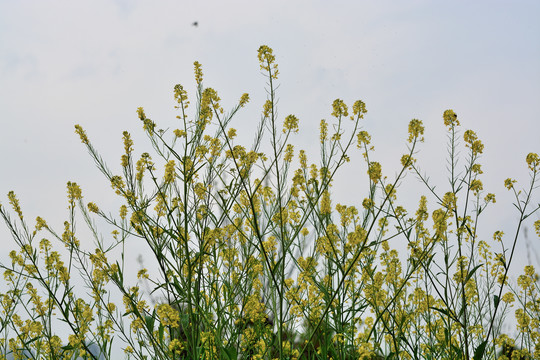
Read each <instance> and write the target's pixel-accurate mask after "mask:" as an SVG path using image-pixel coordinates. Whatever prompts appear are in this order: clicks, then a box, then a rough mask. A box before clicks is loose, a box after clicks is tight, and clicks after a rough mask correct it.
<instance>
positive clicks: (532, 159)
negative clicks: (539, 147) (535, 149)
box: [526, 153, 540, 171]
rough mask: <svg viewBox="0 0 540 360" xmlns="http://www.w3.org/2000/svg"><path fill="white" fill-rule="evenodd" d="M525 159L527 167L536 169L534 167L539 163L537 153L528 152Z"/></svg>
mask: <svg viewBox="0 0 540 360" xmlns="http://www.w3.org/2000/svg"><path fill="white" fill-rule="evenodd" d="M526 160H527V165H529V169H531V170H533V171H536V168H537V167H538V165H540V159H539V158H538V154H536V153H529V154H528V155H527V159H526Z"/></svg>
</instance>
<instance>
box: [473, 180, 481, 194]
mask: <svg viewBox="0 0 540 360" xmlns="http://www.w3.org/2000/svg"><path fill="white" fill-rule="evenodd" d="M483 188H484V186H483V185H482V181H480V180H478V179H474V180H473V181H471V185H470V189H471V191H472V192H473V193H474V194H475V195H477V194H478V193H479V192H480V191H482V190H483Z"/></svg>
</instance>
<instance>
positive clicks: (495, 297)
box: [493, 295, 501, 308]
mask: <svg viewBox="0 0 540 360" xmlns="http://www.w3.org/2000/svg"><path fill="white" fill-rule="evenodd" d="M499 301H501V299H499V297H498V296H497V295H493V304H494V305H495V308H497V307H498V306H499Z"/></svg>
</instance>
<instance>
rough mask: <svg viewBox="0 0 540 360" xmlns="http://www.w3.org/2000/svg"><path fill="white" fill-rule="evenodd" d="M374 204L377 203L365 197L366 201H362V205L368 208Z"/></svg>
mask: <svg viewBox="0 0 540 360" xmlns="http://www.w3.org/2000/svg"><path fill="white" fill-rule="evenodd" d="M374 205H375V203H374V202H373V200H371V199H368V198H365V199H364V201H362V206H363V207H364V208H365V209H367V210H369V209H371V208H372V207H373V206H374Z"/></svg>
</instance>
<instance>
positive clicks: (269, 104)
mask: <svg viewBox="0 0 540 360" xmlns="http://www.w3.org/2000/svg"><path fill="white" fill-rule="evenodd" d="M272 108H273V105H272V101H270V100H266V102H265V103H264V106H263V116H264V117H265V118H267V117H269V116H270V113H271V112H272Z"/></svg>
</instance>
